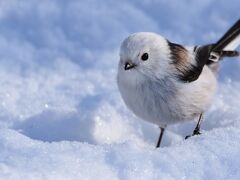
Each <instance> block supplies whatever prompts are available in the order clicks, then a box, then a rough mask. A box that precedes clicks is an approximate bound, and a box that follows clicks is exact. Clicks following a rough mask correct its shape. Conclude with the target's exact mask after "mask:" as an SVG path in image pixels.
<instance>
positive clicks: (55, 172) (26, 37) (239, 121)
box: [0, 0, 240, 180]
mask: <svg viewBox="0 0 240 180" xmlns="http://www.w3.org/2000/svg"><path fill="white" fill-rule="evenodd" d="M239 5H240V4H239V1H238V0H231V1H228V2H226V1H224V0H219V1H217V0H212V1H210V0H202V1H188V0H185V1H181V2H180V1H177V0H168V1H167V0H162V1H160V0H159V1H157V0H144V1H141V2H140V1H137V0H132V1H127V0H123V1H111V0H105V1H99V0H89V1H87V0H85V1H83V0H82V1H77V0H69V1H64V0H41V1H39V0H21V1H19V0H4V1H0V87H1V88H0V179H4V180H5V179H104V180H105V179H111V180H112V179H239V178H240V156H239V153H240V136H239V134H240V112H239V107H240V102H239V100H240V95H239V93H238V92H239V90H240V76H239V74H238V73H239V69H240V59H239V58H238V59H236V58H235V59H232V60H226V61H225V62H223V63H222V69H221V74H220V77H219V90H218V93H217V95H216V98H215V100H214V102H213V106H212V108H211V109H210V110H209V112H208V113H207V115H206V116H205V121H204V123H203V129H204V130H203V135H201V136H199V137H193V138H190V139H188V140H186V141H185V140H183V139H184V137H185V136H186V135H188V134H189V133H191V132H192V129H193V127H194V125H195V124H194V123H186V124H182V125H175V126H172V127H170V128H169V129H168V131H167V132H166V134H165V136H164V139H163V141H164V142H163V145H164V147H163V148H160V149H155V148H154V145H155V143H156V140H157V136H158V128H157V127H156V126H154V125H151V124H148V123H146V122H143V121H141V120H139V119H138V118H136V117H135V116H134V115H133V114H132V113H131V112H130V111H129V110H128V109H127V108H126V106H125V105H124V104H123V101H122V99H121V98H120V94H119V92H118V90H117V86H116V81H115V76H116V70H117V63H118V50H119V45H120V43H121V41H122V40H123V38H125V37H126V36H127V35H129V34H130V33H133V32H138V31H154V32H157V33H160V34H162V35H163V36H166V37H167V38H169V39H170V40H171V41H175V42H178V43H183V44H203V43H209V42H214V41H216V40H217V39H218V38H219V37H220V36H221V35H222V34H223V33H224V32H225V30H227V28H228V27H229V26H231V25H232V24H233V23H234V21H236V20H237V19H238V18H239Z"/></svg>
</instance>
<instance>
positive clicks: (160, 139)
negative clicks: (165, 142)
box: [156, 127, 165, 148]
mask: <svg viewBox="0 0 240 180" xmlns="http://www.w3.org/2000/svg"><path fill="white" fill-rule="evenodd" d="M164 130H165V129H164V128H162V127H160V135H159V138H158V142H157V146H156V148H159V147H160V144H161V141H162V137H163V133H164Z"/></svg>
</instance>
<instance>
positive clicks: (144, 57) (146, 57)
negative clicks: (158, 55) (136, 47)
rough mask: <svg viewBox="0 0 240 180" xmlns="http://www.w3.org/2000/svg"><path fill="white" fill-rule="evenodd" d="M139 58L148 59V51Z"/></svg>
mask: <svg viewBox="0 0 240 180" xmlns="http://www.w3.org/2000/svg"><path fill="white" fill-rule="evenodd" d="M141 59H142V60H143V61H146V60H148V53H144V54H143V55H142V57H141Z"/></svg>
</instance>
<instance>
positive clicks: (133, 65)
mask: <svg viewBox="0 0 240 180" xmlns="http://www.w3.org/2000/svg"><path fill="white" fill-rule="evenodd" d="M135 66H136V64H133V63H130V62H126V63H125V66H124V69H125V70H129V69H132V68H134V67H135Z"/></svg>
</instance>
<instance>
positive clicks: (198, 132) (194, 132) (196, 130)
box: [185, 129, 202, 139]
mask: <svg viewBox="0 0 240 180" xmlns="http://www.w3.org/2000/svg"><path fill="white" fill-rule="evenodd" d="M200 134H202V133H201V132H200V130H199V129H195V130H194V131H193V134H192V135H188V136H186V137H185V139H188V138H190V137H192V136H195V135H200Z"/></svg>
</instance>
